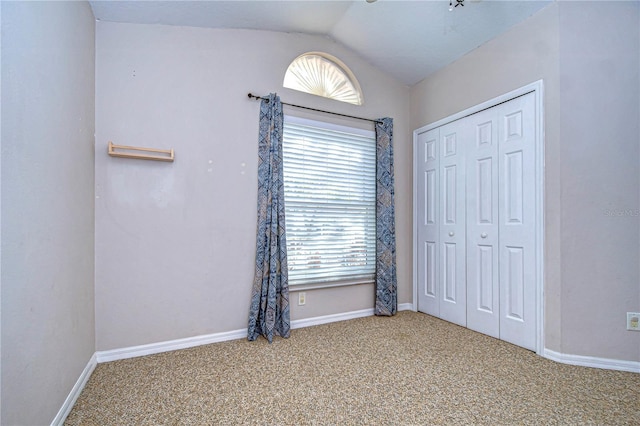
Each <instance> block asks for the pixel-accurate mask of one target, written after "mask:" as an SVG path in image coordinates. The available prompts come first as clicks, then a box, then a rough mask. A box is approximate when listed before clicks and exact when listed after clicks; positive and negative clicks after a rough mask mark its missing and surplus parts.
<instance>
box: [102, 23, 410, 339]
mask: <svg viewBox="0 0 640 426" xmlns="http://www.w3.org/2000/svg"><path fill="white" fill-rule="evenodd" d="M308 51H324V52H327V53H330V54H333V55H335V56H336V57H338V58H339V59H341V60H342V61H343V62H345V63H346V64H347V65H348V66H349V67H350V68H351V70H352V71H353V72H354V74H355V75H356V76H357V78H358V80H359V82H360V85H361V87H362V90H363V92H364V102H365V103H364V106H360V107H358V106H354V105H349V104H344V103H341V102H336V101H332V100H328V99H324V98H320V97H317V96H313V95H309V94H305V93H300V92H296V91H293V90H289V89H283V88H282V81H283V78H284V74H285V71H286V69H287V67H288V65H289V64H290V63H291V61H292V60H293V59H295V58H296V57H297V56H298V55H300V54H302V53H305V52H308ZM96 53H97V62H96V73H97V74H96V144H97V145H96V155H95V165H96V334H97V349H98V350H108V349H115V348H123V347H129V346H135V345H141V344H146V343H153V342H161V341H166V340H171V339H178V338H185V337H190V336H197V335H203V334H209V333H216V332H225V331H231V330H239V329H244V328H246V326H247V317H248V309H249V301H250V296H251V286H252V282H253V272H254V258H255V232H256V197H257V195H256V194H257V174H256V173H257V139H258V111H259V103H258V102H256V101H252V100H249V99H248V98H247V93H248V92H253V93H254V94H261V95H262V94H268V93H269V92H274V91H277V92H278V93H279V94H280V95H281V97H282V99H283V100H284V101H285V102H290V103H297V104H301V105H307V106H311V107H316V108H322V109H328V110H332V111H337V112H343V113H347V114H352V115H358V116H364V117H373V118H377V117H381V116H390V117H394V119H395V123H394V131H395V133H394V134H395V141H396V144H395V146H396V152H395V160H396V169H395V170H396V172H397V175H396V183H397V188H398V191H397V192H396V193H397V199H396V202H397V218H398V219H397V232H398V280H399V301H400V302H401V303H409V302H411V298H412V287H411V285H412V282H411V228H412V225H411V190H410V187H411V186H410V185H411V183H410V182H411V148H410V143H409V140H410V133H409V120H408V117H409V102H408V100H409V91H408V88H407V87H405V86H403V85H400V84H399V83H397V82H396V81H395V80H393V79H391V78H389V77H388V76H386V75H385V74H383V73H381V72H380V71H378V70H376V69H374V68H373V67H371V66H370V65H369V64H367V63H365V62H364V61H362V60H361V59H359V58H358V57H357V56H356V55H354V54H353V53H352V52H350V51H348V50H346V49H345V48H343V47H341V46H339V45H337V44H335V43H333V42H331V41H330V40H328V39H327V38H325V37H315V36H305V35H300V34H285V33H276V32H265V31H248V30H216V29H204V28H187V27H175V26H161V25H136V24H117V23H109V22H99V23H98V24H97V51H96ZM285 113H295V114H301V112H300V110H296V109H292V108H285ZM307 116H308V115H307ZM315 118H318V119H323V120H327V119H329V120H333V119H332V118H331V116H327V115H315ZM339 122H341V123H343V124H344V122H342V121H339ZM350 122H351V123H352V124H355V125H361V123H360V122H359V121H355V122H354V121H353V120H351V121H350ZM369 127H370V128H372V126H371V125H369ZM110 140H111V141H113V142H114V143H116V144H123V145H133V146H148V147H157V148H173V149H174V150H175V155H176V160H175V162H174V163H159V162H151V161H140V160H137V161H136V160H130V159H121V158H111V157H109V156H108V155H107V153H106V150H107V148H106V147H107V142H108V141H110ZM291 299H292V303H291V305H292V306H291V315H292V319H294V320H295V319H302V318H310V317H315V316H320V315H329V314H335V313H343V312H349V311H355V310H361V309H367V308H372V307H373V302H374V291H373V286H372V285H359V286H351V287H341V288H334V289H323V290H313V291H308V292H307V298H306V299H307V301H306V305H305V306H298V305H297V298H296V295H295V294H292V298H291Z"/></svg>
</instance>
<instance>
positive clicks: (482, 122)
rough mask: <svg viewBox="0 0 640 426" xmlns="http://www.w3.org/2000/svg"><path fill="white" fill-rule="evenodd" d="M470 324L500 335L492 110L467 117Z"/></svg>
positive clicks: (494, 120)
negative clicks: (469, 135)
mask: <svg viewBox="0 0 640 426" xmlns="http://www.w3.org/2000/svg"><path fill="white" fill-rule="evenodd" d="M465 120H468V122H469V126H471V129H472V131H473V141H472V143H469V144H468V145H467V146H466V147H465V148H466V156H467V158H466V160H467V200H466V201H467V327H468V328H470V329H472V330H475V331H479V332H480V333H484V334H487V335H489V336H493V337H496V338H498V337H499V335H500V287H499V285H500V282H499V264H498V257H499V256H498V241H499V234H498V191H499V186H498V120H497V118H496V114H495V111H494V110H492V109H489V110H486V111H482V112H479V113H477V114H474V115H472V116H469V117H467V118H466V119H465Z"/></svg>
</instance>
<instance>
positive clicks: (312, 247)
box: [283, 116, 376, 286]
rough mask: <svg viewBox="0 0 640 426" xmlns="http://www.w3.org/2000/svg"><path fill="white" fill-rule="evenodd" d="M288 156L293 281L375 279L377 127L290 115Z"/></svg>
mask: <svg viewBox="0 0 640 426" xmlns="http://www.w3.org/2000/svg"><path fill="white" fill-rule="evenodd" d="M283 156H284V158H283V173H284V190H285V221H286V232H287V256H288V264H289V285H291V286H295V285H301V284H313V283H323V282H324V283H336V282H341V281H342V282H351V281H353V282H357V281H364V280H372V279H373V277H374V273H375V244H376V229H375V221H376V217H375V208H376V183H375V182H376V170H375V167H376V144H375V136H374V133H373V132H372V131H364V130H360V129H355V128H349V127H342V126H335V125H330V124H328V123H321V122H316V121H311V120H303V119H299V118H296V117H289V116H287V117H285V120H284V132H283Z"/></svg>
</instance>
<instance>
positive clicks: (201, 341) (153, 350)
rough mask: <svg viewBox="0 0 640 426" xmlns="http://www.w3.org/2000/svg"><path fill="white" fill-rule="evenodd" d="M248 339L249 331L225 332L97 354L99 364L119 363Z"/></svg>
mask: <svg viewBox="0 0 640 426" xmlns="http://www.w3.org/2000/svg"><path fill="white" fill-rule="evenodd" d="M246 337H247V329H241V330H233V331H225V332H222V333H213V334H204V335H200V336H194V337H186V338H184V339H176V340H168V341H165V342H158V343H149V344H147V345H140V346H130V347H127V348H120V349H112V350H108V351H99V352H96V357H97V359H98V363H103V362H109V361H117V360H120V359H127V358H135V357H139V356H145V355H153V354H159V353H162V352H169V351H175V350H178V349H187V348H192V347H194V346H201V345H208V344H210V343H217V342H225V341H227V340H236V339H242V338H246Z"/></svg>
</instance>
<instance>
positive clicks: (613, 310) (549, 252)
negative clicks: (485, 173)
mask: <svg viewBox="0 0 640 426" xmlns="http://www.w3.org/2000/svg"><path fill="white" fill-rule="evenodd" d="M639 24H640V19H639V15H638V3H637V2H606V3H605V2H602V3H600V2H560V3H555V4H552V5H551V6H549V7H547V8H545V9H544V10H542V11H541V12H539V13H538V14H536V15H535V16H533V17H532V18H530V19H529V20H527V21H525V22H523V23H521V24H519V25H517V26H516V27H514V28H512V29H511V30H509V31H507V32H506V33H504V34H502V35H501V36H499V37H497V38H495V39H493V40H491V41H490V42H488V43H486V44H485V45H483V46H481V47H479V48H478V49H476V50H475V51H473V52H471V53H469V54H468V55H466V56H464V57H463V58H461V59H460V60H458V61H456V62H454V63H453V64H451V65H449V66H448V67H446V68H445V69H443V70H441V71H440V72H438V73H436V74H435V75H432V76H430V77H428V78H427V79H425V80H424V81H422V82H421V83H419V84H418V85H416V86H415V87H413V88H412V93H411V127H412V128H418V127H421V126H423V125H426V124H428V123H432V122H434V121H437V120H438V119H441V118H444V117H446V116H448V115H451V114H453V113H455V112H458V111H461V110H464V109H466V108H468V107H471V106H473V105H476V104H478V103H481V102H483V101H485V100H488V99H491V98H493V97H496V96H498V95H501V94H503V93H506V92H508V91H510V90H513V89H515V88H517V87H520V86H523V85H525V84H527V83H530V82H533V81H536V80H539V79H542V80H543V81H544V96H545V102H544V108H545V114H544V120H545V233H544V235H545V284H544V292H545V299H544V303H545V346H546V347H547V348H549V349H551V350H554V351H557V352H560V353H564V354H572V355H586V356H595V357H603V358H611V359H620V360H629V361H640V333H634V332H629V331H626V330H625V313H626V312H627V311H637V310H640V285H639V283H640V275H639V271H638V266H637V265H638V259H639V258H640V251H639V250H640V247H639V244H640V242H639V241H640V238H639V235H638V232H639V228H640V226H639V220H640V218H639V217H638V216H636V215H634V214H631V215H625V216H622V217H619V216H612V215H611V212H617V211H623V210H629V209H630V210H633V209H638V208H640V205H639V200H638V188H639V186H640V182H639V179H640V177H639V174H638V170H639V166H640V163H639V162H638V160H639V158H640V156H639V153H638V150H639V144H640V131H639V129H638V120H637V117H638V116H639V111H638V101H637V100H638V98H639V97H640V83H639V81H638V75H639V73H638V70H639V68H640V67H639V64H638V61H639V57H640V55H639V51H640V49H639V46H638V37H637V35H636V34H637V33H638V28H639ZM470 75H473V78H470V77H469V76H470Z"/></svg>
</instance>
